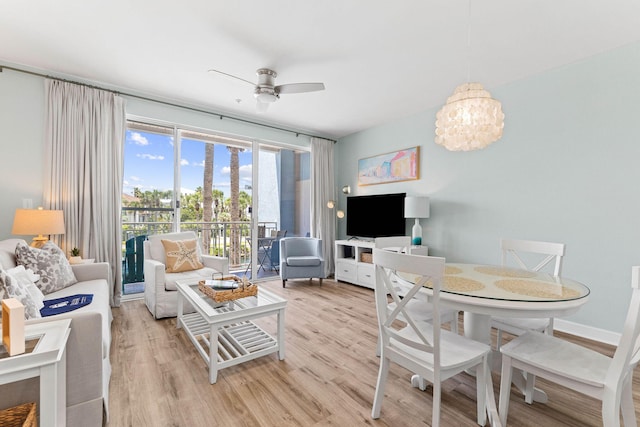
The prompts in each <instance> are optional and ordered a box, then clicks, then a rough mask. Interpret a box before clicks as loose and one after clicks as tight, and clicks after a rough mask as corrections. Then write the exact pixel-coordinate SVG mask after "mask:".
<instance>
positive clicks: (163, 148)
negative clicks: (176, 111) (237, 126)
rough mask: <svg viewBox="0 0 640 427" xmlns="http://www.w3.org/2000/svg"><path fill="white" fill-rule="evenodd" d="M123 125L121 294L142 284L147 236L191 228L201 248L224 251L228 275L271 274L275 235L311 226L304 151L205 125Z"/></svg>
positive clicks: (303, 231) (275, 263) (301, 232)
mask: <svg viewBox="0 0 640 427" xmlns="http://www.w3.org/2000/svg"><path fill="white" fill-rule="evenodd" d="M127 124H128V126H127V134H126V145H125V150H124V152H125V165H124V180H123V182H124V185H123V196H122V228H123V236H122V254H123V258H122V262H123V294H124V295H125V296H126V295H131V294H136V293H140V292H143V291H144V271H143V264H144V253H143V250H144V243H143V242H144V240H145V239H146V237H147V236H149V235H152V234H161V233H167V232H171V231H178V230H180V231H185V230H193V231H195V232H196V234H197V235H198V236H199V237H200V240H201V242H202V244H203V250H204V251H205V253H208V254H211V255H218V256H224V257H227V258H229V266H230V271H231V272H232V273H233V274H237V275H239V276H242V275H246V276H248V277H251V278H252V279H254V280H255V279H258V278H268V277H273V276H277V275H278V261H279V259H278V253H277V247H276V246H277V244H278V240H277V238H279V237H280V235H281V234H283V233H285V232H286V233H287V235H288V236H294V235H305V234H306V233H307V232H308V231H309V230H310V226H309V221H310V216H309V206H310V203H309V164H310V163H309V153H308V152H305V151H302V150H300V149H289V148H288V147H283V146H278V145H277V144H275V143H265V142H262V141H255V140H253V141H252V140H249V139H243V138H240V137H237V136H229V135H221V134H218V133H216V132H214V131H209V130H203V129H189V128H183V127H180V126H177V125H167V124H159V123H153V122H151V121H142V120H129V121H128V123H127ZM278 231H279V232H280V233H278ZM272 234H273V239H271V237H272Z"/></svg>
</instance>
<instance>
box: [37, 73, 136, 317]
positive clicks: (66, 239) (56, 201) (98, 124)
mask: <svg viewBox="0 0 640 427" xmlns="http://www.w3.org/2000/svg"><path fill="white" fill-rule="evenodd" d="M45 92H46V94H45V96H46V106H45V114H46V123H45V165H44V179H45V185H44V194H43V199H44V206H45V208H48V209H61V210H62V211H63V212H64V222H65V234H64V235H61V236H56V237H54V242H56V243H57V244H58V245H59V246H60V248H62V250H63V251H65V253H68V252H69V251H70V250H71V249H72V248H73V247H78V248H79V249H80V251H81V255H82V257H83V258H94V259H95V260H96V262H101V261H106V262H108V263H109V265H110V266H111V279H110V284H111V288H112V289H111V305H112V306H115V307H117V306H119V305H120V297H121V295H122V292H121V287H122V226H121V203H122V196H121V194H122V173H123V150H124V138H125V100H124V99H123V98H122V97H120V96H118V95H116V94H114V93H112V92H108V91H104V90H99V89H94V88H90V87H87V86H82V85H77V84H73V83H68V82H62V81H59V80H52V79H46V80H45Z"/></svg>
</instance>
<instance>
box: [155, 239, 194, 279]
mask: <svg viewBox="0 0 640 427" xmlns="http://www.w3.org/2000/svg"><path fill="white" fill-rule="evenodd" d="M161 242H162V246H164V251H165V257H166V259H167V264H166V267H167V268H166V270H165V271H166V272H167V273H180V272H182V271H191V270H199V269H201V268H203V267H204V265H203V264H202V262H200V259H199V256H198V241H197V240H161Z"/></svg>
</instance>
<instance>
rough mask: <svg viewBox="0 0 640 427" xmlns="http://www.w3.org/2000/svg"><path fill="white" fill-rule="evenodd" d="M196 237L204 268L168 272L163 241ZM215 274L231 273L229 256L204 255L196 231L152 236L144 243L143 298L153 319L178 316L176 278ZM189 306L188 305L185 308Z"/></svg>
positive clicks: (208, 277) (196, 278) (206, 277)
mask: <svg viewBox="0 0 640 427" xmlns="http://www.w3.org/2000/svg"><path fill="white" fill-rule="evenodd" d="M194 239H195V240H196V241H197V250H198V254H199V258H200V261H201V262H202V264H204V267H203V268H200V269H197V270H190V271H183V272H180V273H167V272H166V266H165V263H166V256H165V249H164V246H163V244H162V240H173V241H176V240H194ZM214 273H221V274H223V275H227V274H229V259H228V258H224V257H218V256H212V255H203V254H202V246H201V244H200V239H198V237H197V236H196V233H194V232H193V231H185V232H181V233H166V234H156V235H153V236H149V239H148V240H146V241H145V242H144V300H145V303H146V304H147V308H148V309H149V311H150V312H151V314H152V315H153V317H154V318H156V319H160V318H163V317H175V316H176V315H177V310H178V291H177V288H176V281H177V280H186V279H194V280H196V281H197V280H203V279H211V277H212V275H213V274H214ZM188 309H190V307H185V310H188Z"/></svg>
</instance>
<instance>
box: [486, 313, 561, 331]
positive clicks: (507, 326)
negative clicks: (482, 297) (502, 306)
mask: <svg viewBox="0 0 640 427" xmlns="http://www.w3.org/2000/svg"><path fill="white" fill-rule="evenodd" d="M491 326H493V327H494V328H496V329H501V330H503V331H505V332H508V333H510V334H513V335H522V334H523V333H525V332H526V331H540V332H542V331H544V330H545V329H546V328H547V326H549V319H548V318H543V319H535V318H522V319H519V318H506V317H492V318H491Z"/></svg>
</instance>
